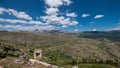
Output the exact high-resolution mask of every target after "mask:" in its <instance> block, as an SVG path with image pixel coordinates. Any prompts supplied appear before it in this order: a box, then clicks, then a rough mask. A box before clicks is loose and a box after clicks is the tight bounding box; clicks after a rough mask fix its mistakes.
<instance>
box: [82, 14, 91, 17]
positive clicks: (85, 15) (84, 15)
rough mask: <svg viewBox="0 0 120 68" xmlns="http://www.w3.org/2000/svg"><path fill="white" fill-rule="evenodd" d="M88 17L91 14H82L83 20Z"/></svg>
mask: <svg viewBox="0 0 120 68" xmlns="http://www.w3.org/2000/svg"><path fill="white" fill-rule="evenodd" d="M88 16H90V14H82V17H83V18H85V17H88Z"/></svg>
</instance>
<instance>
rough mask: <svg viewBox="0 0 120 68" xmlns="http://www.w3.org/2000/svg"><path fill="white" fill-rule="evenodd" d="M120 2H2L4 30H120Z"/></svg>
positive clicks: (0, 24)
mask: <svg viewBox="0 0 120 68" xmlns="http://www.w3.org/2000/svg"><path fill="white" fill-rule="evenodd" d="M119 6H120V0H0V30H8V31H20V30H23V31H36V30H37V31H44V30H62V31H105V30H120V7H119Z"/></svg>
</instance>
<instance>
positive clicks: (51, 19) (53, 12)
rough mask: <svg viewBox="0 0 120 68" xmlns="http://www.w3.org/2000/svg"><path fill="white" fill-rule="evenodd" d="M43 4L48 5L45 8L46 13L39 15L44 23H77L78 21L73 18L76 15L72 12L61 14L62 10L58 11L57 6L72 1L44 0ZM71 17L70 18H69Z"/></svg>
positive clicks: (70, 24)
mask: <svg viewBox="0 0 120 68" xmlns="http://www.w3.org/2000/svg"><path fill="white" fill-rule="evenodd" d="M44 2H45V4H46V5H47V6H48V7H47V8H46V10H45V13H46V15H45V16H40V19H41V20H42V21H43V22H44V23H46V24H60V25H62V26H63V25H69V26H73V25H77V24H78V22H77V21H75V20H73V18H74V17H76V16H77V15H76V14H75V13H74V12H72V13H69V12H67V13H63V14H66V17H65V16H64V15H61V14H62V12H60V11H59V7H60V6H63V5H70V4H71V3H72V1H71V0H44ZM71 17H72V19H71Z"/></svg>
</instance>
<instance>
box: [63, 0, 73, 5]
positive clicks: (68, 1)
mask: <svg viewBox="0 0 120 68" xmlns="http://www.w3.org/2000/svg"><path fill="white" fill-rule="evenodd" d="M63 2H65V3H66V5H70V4H71V3H72V1H71V0H63Z"/></svg>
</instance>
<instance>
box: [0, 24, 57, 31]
mask: <svg viewBox="0 0 120 68" xmlns="http://www.w3.org/2000/svg"><path fill="white" fill-rule="evenodd" d="M0 29H3V30H4V29H5V30H6V29H7V30H17V31H19V30H22V31H35V30H38V31H43V30H53V29H56V27H55V26H52V25H47V26H39V25H33V26H22V25H0Z"/></svg>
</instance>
